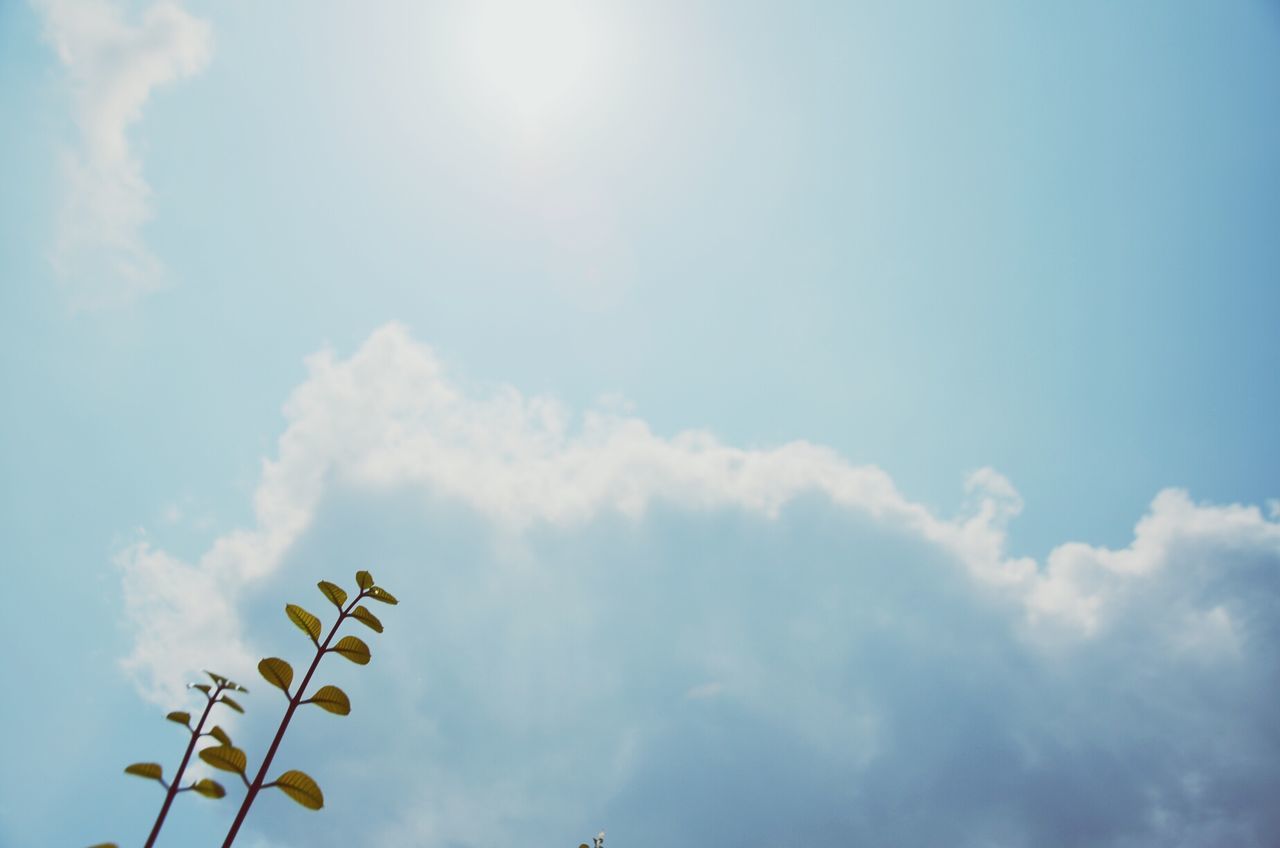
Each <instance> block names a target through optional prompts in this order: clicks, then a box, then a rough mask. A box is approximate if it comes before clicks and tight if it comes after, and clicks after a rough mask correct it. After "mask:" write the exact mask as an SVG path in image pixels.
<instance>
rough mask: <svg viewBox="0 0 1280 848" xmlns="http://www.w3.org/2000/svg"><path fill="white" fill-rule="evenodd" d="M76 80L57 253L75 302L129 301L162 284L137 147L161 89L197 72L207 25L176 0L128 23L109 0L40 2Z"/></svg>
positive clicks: (207, 50) (205, 55)
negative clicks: (74, 141) (134, 129)
mask: <svg viewBox="0 0 1280 848" xmlns="http://www.w3.org/2000/svg"><path fill="white" fill-rule="evenodd" d="M33 4H34V6H35V7H36V8H37V9H38V10H39V11H40V12H41V13H42V15H43V17H44V22H45V33H46V36H47V38H48V39H49V41H50V43H51V44H52V45H53V47H54V49H55V50H56V51H57V54H58V58H59V59H60V60H61V61H62V64H63V67H64V69H65V71H66V75H67V80H68V82H69V84H70V87H71V96H72V104H73V112H74V116H75V121H76V125H77V127H78V129H79V136H80V138H79V144H78V145H77V146H76V148H75V149H74V150H69V151H66V152H65V153H64V156H63V162H62V165H63V178H64V180H65V192H66V197H65V200H64V203H63V209H62V216H61V220H60V224H59V233H58V237H57V243H56V245H55V246H54V249H53V253H52V256H51V259H52V262H53V265H54V268H55V270H56V271H57V273H58V275H59V277H60V278H61V279H62V280H63V281H64V283H65V284H66V286H67V288H68V291H69V293H70V296H71V298H72V300H73V302H74V303H75V304H77V305H81V306H95V305H103V304H111V303H118V302H121V301H126V300H128V299H130V298H132V297H135V296H137V295H138V294H140V293H143V292H147V291H151V290H154V289H156V288H158V287H160V286H161V285H162V284H163V282H164V271H163V266H162V264H161V262H160V260H159V259H157V258H156V257H155V256H154V255H153V254H152V252H151V251H150V249H149V248H148V247H147V245H146V243H145V241H144V239H143V235H142V230H143V227H144V225H145V224H146V223H147V221H149V220H150V218H151V188H150V186H149V185H148V184H147V181H146V179H145V178H144V176H143V172H142V163H141V161H140V159H139V158H138V155H137V153H136V152H135V151H134V150H133V149H132V147H131V146H130V144H129V137H128V133H129V129H130V127H131V126H132V125H134V124H136V123H137V122H138V120H139V119H140V118H141V117H142V113H143V109H144V107H145V106H146V103H147V101H148V99H149V98H150V97H151V93H152V91H154V90H155V88H156V87H157V86H160V85H163V84H164V83H167V82H171V81H173V80H177V79H181V78H182V77H186V76H190V75H192V74H196V73H199V72H200V71H201V70H202V69H203V68H204V67H205V66H206V65H207V63H208V61H209V58H210V56H211V55H212V51H213V36H212V29H211V27H210V26H209V24H208V23H207V22H205V21H202V20H200V19H198V18H196V17H194V16H192V15H191V14H190V13H188V12H187V11H185V10H184V9H183V8H182V7H181V6H180V5H178V4H177V3H172V2H162V3H157V4H155V5H154V6H152V7H151V8H150V9H148V10H147V11H146V12H145V13H143V14H142V15H141V17H140V19H139V20H138V22H137V23H130V22H128V21H127V20H126V16H125V14H124V12H123V11H122V9H121V8H120V7H119V6H117V5H116V4H114V3H111V2H109V0H33Z"/></svg>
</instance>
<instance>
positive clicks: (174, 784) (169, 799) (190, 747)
mask: <svg viewBox="0 0 1280 848" xmlns="http://www.w3.org/2000/svg"><path fill="white" fill-rule="evenodd" d="M224 688H225V684H223V683H219V684H218V688H216V689H215V690H213V694H212V695H205V697H206V698H208V699H209V703H207V704H205V705H204V713H202V714H201V716H200V721H199V722H198V723H197V724H196V727H195V730H192V731H191V741H190V742H188V743H187V751H186V753H185V754H183V755H182V762H181V763H179V764H178V773H177V774H175V775H174V776H173V780H172V781H171V782H170V783H169V791H168V792H167V793H165V796H164V804H162V805H161V807H160V815H158V816H156V823H155V824H154V825H153V826H152V828H151V835H150V836H148V837H147V844H146V845H145V846H144V848H151V846H152V845H155V844H156V837H157V836H159V835H160V827H161V826H162V825H163V824H164V817H165V816H167V815H168V814H169V807H170V806H172V805H173V799H174V798H176V797H177V795H178V793H179V792H180V791H181V790H180V789H179V788H178V786H179V784H181V783H182V773H183V772H184V771H186V770H187V763H188V762H190V760H191V752H192V751H194V750H195V749H196V741H197V740H198V739H199V738H200V730H201V728H203V727H204V723H205V720H206V719H208V718H209V712H210V711H211V710H212V709H213V704H214V702H215V701H216V700H218V696H219V695H221V694H222V690H223V689H224Z"/></svg>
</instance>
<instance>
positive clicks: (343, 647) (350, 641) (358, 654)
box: [329, 636, 369, 665]
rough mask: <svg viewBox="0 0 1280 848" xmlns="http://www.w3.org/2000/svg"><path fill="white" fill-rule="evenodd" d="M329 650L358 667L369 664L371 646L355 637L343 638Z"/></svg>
mask: <svg viewBox="0 0 1280 848" xmlns="http://www.w3.org/2000/svg"><path fill="white" fill-rule="evenodd" d="M329 650H331V651H336V652H337V653H339V654H342V655H343V656H344V657H346V658H347V659H349V660H351V661H352V662H353V663H355V664H356V665H366V664H368V662H369V646H368V645H366V644H365V643H364V642H363V641H362V640H361V639H359V638H357V637H355V636H343V637H342V638H341V639H339V640H338V644H336V645H334V646H333V647H332V648H330V649H329Z"/></svg>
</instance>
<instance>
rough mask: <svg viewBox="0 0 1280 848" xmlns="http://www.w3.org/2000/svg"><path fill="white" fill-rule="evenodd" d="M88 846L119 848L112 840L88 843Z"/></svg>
mask: <svg viewBox="0 0 1280 848" xmlns="http://www.w3.org/2000/svg"><path fill="white" fill-rule="evenodd" d="M89 848H120V846H119V845H117V844H115V843H114V842H99V843H98V844H97V845H90V846H89Z"/></svg>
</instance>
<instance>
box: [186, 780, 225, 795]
mask: <svg viewBox="0 0 1280 848" xmlns="http://www.w3.org/2000/svg"><path fill="white" fill-rule="evenodd" d="M191 788H192V789H194V790H195V791H196V792H199V793H200V794H201V795H203V796H204V797H206V798H221V797H222V796H223V795H226V794H227V790H225V789H223V788H222V784H221V783H219V782H218V781H216V780H210V779H209V778H207V777H206V778H203V779H201V780H197V781H196V782H195V783H194V784H192V785H191Z"/></svg>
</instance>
